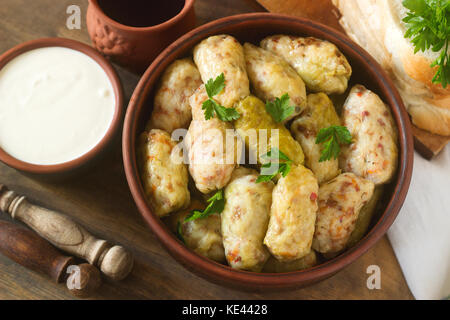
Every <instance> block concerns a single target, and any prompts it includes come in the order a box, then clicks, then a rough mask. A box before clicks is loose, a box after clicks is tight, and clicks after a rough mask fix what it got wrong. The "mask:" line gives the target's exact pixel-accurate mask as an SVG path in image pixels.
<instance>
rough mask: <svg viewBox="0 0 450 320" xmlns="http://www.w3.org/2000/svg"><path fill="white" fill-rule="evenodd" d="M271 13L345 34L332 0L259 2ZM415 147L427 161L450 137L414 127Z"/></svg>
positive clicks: (273, 0)
mask: <svg viewBox="0 0 450 320" xmlns="http://www.w3.org/2000/svg"><path fill="white" fill-rule="evenodd" d="M257 1H258V2H259V3H260V4H261V5H262V6H263V7H264V8H266V9H267V10H268V11H270V12H275V13H282V14H289V15H292V16H297V17H303V18H309V19H311V20H315V21H318V22H320V23H323V24H326V25H328V26H330V27H332V28H334V29H336V30H339V31H340V32H343V33H345V31H344V30H343V29H342V27H341V25H340V24H339V19H340V17H341V14H340V13H339V10H338V9H337V8H336V7H335V6H334V5H333V4H332V3H331V0H312V1H311V0H257ZM413 134H414V146H415V148H416V150H417V151H418V152H419V153H420V154H421V155H422V156H423V157H424V158H426V159H429V160H430V159H432V158H433V157H434V156H436V155H437V154H438V153H439V152H440V151H441V150H442V149H443V148H444V147H445V146H446V145H447V143H448V142H449V141H450V136H449V137H444V136H440V135H436V134H432V133H430V132H427V131H425V130H422V129H419V128H417V127H416V126H414V125H413Z"/></svg>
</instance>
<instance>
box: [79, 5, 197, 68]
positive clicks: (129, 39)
mask: <svg viewBox="0 0 450 320" xmlns="http://www.w3.org/2000/svg"><path fill="white" fill-rule="evenodd" d="M171 1H174V0H165V2H167V3H166V4H165V5H163V4H161V3H159V4H158V6H157V7H155V6H154V5H153V6H152V8H151V10H150V11H148V12H145V14H146V15H147V16H149V17H153V19H154V20H155V21H156V20H157V19H159V17H160V16H161V15H164V13H163V12H158V10H162V8H166V7H167V6H168V5H170V4H171ZM103 2H104V4H103V7H102V0H89V6H88V10H87V27H88V32H89V36H90V37H91V40H92V43H93V45H94V47H95V48H96V49H97V50H98V51H100V52H102V53H103V54H104V55H106V56H109V57H111V58H112V59H113V60H114V61H115V62H117V63H119V64H120V65H122V66H125V67H127V68H128V69H130V70H132V71H134V72H137V73H142V72H144V71H145V70H146V69H147V67H148V66H149V65H150V63H151V62H152V61H153V59H155V58H156V56H157V55H158V54H159V53H160V52H161V51H162V50H163V49H165V48H166V47H167V46H168V45H169V44H170V43H172V42H173V41H174V40H175V39H177V38H178V37H179V36H181V35H182V34H184V33H186V32H187V31H189V30H192V29H193V28H194V27H195V23H196V20H195V11H194V0H176V3H177V4H179V3H182V2H184V5H183V6H182V9H181V10H180V11H179V12H178V13H174V15H173V16H171V17H170V18H168V20H166V21H163V22H161V23H159V24H156V25H151V26H132V25H131V24H132V23H133V22H134V21H133V16H132V12H133V10H132V9H133V8H131V6H133V5H134V1H129V2H126V4H127V6H129V8H128V9H127V10H122V9H121V8H118V7H115V6H118V5H119V4H120V3H124V2H123V1H111V0H109V1H108V0H103ZM140 2H142V1H140ZM151 3H152V1H148V5H151ZM106 4H107V8H106V10H105V5H106ZM141 5H142V4H141ZM167 8H170V6H169V7H167ZM167 8H166V9H167ZM118 11H119V12H118ZM142 11H145V10H142ZM120 12H123V13H122V14H121V13H120ZM113 13H114V16H115V15H121V16H123V17H124V18H123V19H125V20H127V21H131V22H130V23H129V24H130V25H125V24H122V23H120V22H118V21H116V20H114V19H113V18H112V17H110V16H109V15H111V16H112V15H113ZM137 14H139V16H140V18H141V19H142V12H139V13H137ZM130 15H131V16H130ZM136 20H138V18H137V17H136ZM151 20H152V19H149V21H150V23H151Z"/></svg>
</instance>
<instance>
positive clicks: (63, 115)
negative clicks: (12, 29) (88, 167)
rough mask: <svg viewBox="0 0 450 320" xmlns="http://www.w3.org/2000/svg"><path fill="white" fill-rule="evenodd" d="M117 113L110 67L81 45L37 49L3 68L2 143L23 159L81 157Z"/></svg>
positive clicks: (61, 160) (49, 162) (0, 90)
mask: <svg viewBox="0 0 450 320" xmlns="http://www.w3.org/2000/svg"><path fill="white" fill-rule="evenodd" d="M114 113H115V94H114V90H113V87H112V84H111V81H110V80H109V78H108V76H107V74H106V72H105V71H104V70H103V69H102V68H101V67H100V65H99V64H98V63H97V62H96V61H95V60H93V59H92V58H91V57H89V56H88V55H86V54H84V53H81V52H79V51H76V50H72V49H69V48H64V47H47V48H40V49H34V50H31V51H28V52H26V53H23V54H21V55H19V56H17V57H16V58H14V59H13V60H11V61H10V62H9V63H7V64H6V65H5V66H4V67H3V68H2V69H0V148H2V149H3V150H4V151H5V152H6V153H8V154H10V155H11V156H12V157H14V158H16V159H19V160H21V161H24V162H28V163H31V164H37V165H55V164H60V163H64V162H68V161H71V160H74V159H76V158H79V157H80V156H82V155H84V154H86V153H87V152H89V151H90V150H91V149H93V148H94V147H95V146H96V145H97V144H98V143H99V142H100V140H101V139H102V138H103V137H104V136H105V134H106V132H107V130H108V129H109V127H110V125H111V122H112V119H113V116H114Z"/></svg>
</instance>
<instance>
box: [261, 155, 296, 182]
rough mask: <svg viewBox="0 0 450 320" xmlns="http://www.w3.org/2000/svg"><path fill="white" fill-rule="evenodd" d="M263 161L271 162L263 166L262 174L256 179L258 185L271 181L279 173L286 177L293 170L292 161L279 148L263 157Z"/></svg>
mask: <svg viewBox="0 0 450 320" xmlns="http://www.w3.org/2000/svg"><path fill="white" fill-rule="evenodd" d="M261 159H263V160H268V161H269V162H267V163H264V164H263V165H262V166H261V174H260V175H259V177H258V179H256V183H260V182H266V181H270V180H272V179H273V178H274V177H275V176H277V175H278V174H279V173H281V175H282V176H283V177H286V176H287V174H288V173H289V171H290V170H291V165H292V160H291V159H289V158H288V156H287V155H285V154H284V153H283V152H281V150H279V149H278V148H272V149H271V150H270V151H269V152H268V153H266V154H265V155H262V156H261Z"/></svg>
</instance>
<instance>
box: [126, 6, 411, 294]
mask: <svg viewBox="0 0 450 320" xmlns="http://www.w3.org/2000/svg"><path fill="white" fill-rule="evenodd" d="M267 19H269V20H274V21H277V22H279V23H289V24H296V26H295V27H293V28H297V29H299V28H303V29H304V30H305V29H308V28H310V29H316V31H318V32H319V33H321V34H323V35H324V39H328V40H329V41H331V42H333V43H335V44H338V46H339V47H341V48H342V47H346V49H347V50H346V51H353V52H354V53H355V55H357V56H358V59H359V60H361V61H362V62H363V64H365V65H367V66H369V73H370V74H372V75H374V76H375V79H374V82H375V83H376V84H377V85H378V86H379V87H380V88H382V89H383V91H384V92H385V93H386V99H385V100H387V101H386V102H388V104H389V106H390V107H391V109H392V110H394V109H396V110H397V111H398V112H393V113H394V117H395V120H396V122H397V127H398V133H399V161H398V163H399V166H398V168H397V176H396V180H397V181H396V182H395V188H393V191H392V195H391V197H390V199H389V201H388V203H387V205H386V209H385V210H384V212H383V214H382V215H381V216H380V218H379V220H378V221H377V223H376V224H375V225H374V226H373V227H372V228H371V230H369V232H368V233H367V234H366V235H365V236H364V237H363V238H362V239H361V240H360V241H359V242H358V243H357V244H356V245H355V246H353V247H352V248H350V249H348V250H346V251H345V252H343V253H342V254H340V255H338V256H337V257H335V258H333V259H330V260H328V261H325V262H323V263H321V264H319V265H317V266H315V267H312V268H308V269H305V270H299V271H293V272H285V273H256V272H249V271H242V270H236V269H232V268H230V267H229V266H226V265H223V264H220V263H217V262H215V261H213V260H210V259H207V258H205V257H203V256H200V255H198V254H197V253H195V252H194V251H191V250H190V249H189V248H187V247H185V246H184V245H183V244H182V243H181V242H180V241H179V240H178V239H177V238H176V237H175V235H173V234H172V233H171V232H170V231H169V230H168V228H167V227H166V226H165V225H164V223H163V222H162V221H161V219H160V218H159V217H157V216H156V215H155V214H153V213H152V211H151V208H150V205H149V204H148V203H147V200H146V199H145V194H144V192H143V190H142V188H141V183H140V178H139V173H138V169H137V166H136V156H135V145H134V141H133V135H134V133H133V132H134V131H136V130H137V127H136V126H137V120H136V111H137V109H138V106H139V105H140V104H144V103H145V99H143V98H144V97H143V95H144V93H145V92H146V91H147V88H146V87H147V81H148V80H149V79H150V78H151V76H152V75H153V73H154V71H155V70H156V69H157V68H158V66H159V65H160V64H162V63H163V62H164V60H165V59H166V58H167V57H168V56H171V55H175V56H176V52H177V51H179V50H180V49H181V50H184V51H185V49H186V48H188V47H189V45H187V44H191V45H190V46H192V43H194V44H195V43H197V42H198V41H200V40H201V39H203V38H205V37H207V36H209V35H210V34H217V32H219V31H218V30H220V28H223V27H226V26H235V25H237V24H239V23H241V22H244V23H245V22H247V21H255V20H267ZM265 23H267V21H265ZM304 33H308V32H307V30H305V31H304ZM178 58H180V57H175V58H174V59H178ZM161 72H163V70H162V71H161ZM145 98H148V97H145ZM135 136H137V133H136V135H135ZM122 139H123V140H122V149H123V150H122V151H123V159H124V167H125V174H126V178H127V181H128V185H129V188H130V191H131V193H132V196H133V198H134V201H135V203H136V205H137V207H138V209H139V212H140V213H141V215H142V216H143V218H144V220H145V221H146V223H147V224H148V225H149V227H150V229H151V230H152V231H153V232H154V233H155V234H156V236H157V238H158V239H159V241H160V242H161V243H162V244H163V245H164V246H165V247H166V248H167V249H168V252H169V254H171V255H172V256H173V257H174V258H175V259H176V260H177V261H178V262H180V263H181V264H182V265H184V266H185V267H186V268H187V269H188V270H190V271H192V272H194V273H197V274H201V275H203V276H206V277H207V279H209V280H210V281H214V282H216V283H221V282H224V283H225V284H227V283H233V284H234V285H236V286H240V287H248V288H266V289H268V288H273V289H276V288H280V289H281V288H295V287H300V286H303V285H307V284H310V283H313V282H316V281H319V280H321V279H325V278H327V277H329V276H332V275H333V274H335V273H336V272H338V271H339V270H341V269H342V268H344V267H345V266H347V265H348V264H350V263H352V262H353V261H355V260H356V259H357V258H359V257H360V256H361V255H363V254H364V253H365V252H366V251H367V250H369V249H370V248H371V247H372V246H373V245H374V244H375V243H376V242H377V241H378V240H379V239H380V238H381V237H382V236H383V235H384V234H385V233H386V231H387V230H388V228H389V227H390V226H391V225H392V223H393V222H394V220H395V218H396V217H397V215H398V213H399V211H400V209H401V207H402V205H403V202H404V200H405V198H406V194H407V192H408V188H409V185H410V182H411V176H412V167H413V151H414V147H413V138H412V129H411V124H410V121H409V116H408V113H407V112H406V109H405V107H404V105H403V102H402V100H401V97H400V95H399V93H398V91H397V89H396V88H395V86H394V84H393V82H392V81H391V79H390V78H389V77H388V75H387V74H386V72H385V71H384V70H383V69H382V68H381V66H380V65H379V64H378V63H377V62H376V61H375V59H374V58H372V57H371V56H370V54H369V53H367V52H366V51H365V50H364V49H363V48H361V47H360V46H359V45H357V44H356V43H355V42H353V41H352V40H351V39H350V38H348V37H347V36H346V35H344V34H342V33H339V32H338V31H335V30H333V29H331V28H330V27H328V26H325V25H323V24H320V23H317V22H313V21H311V20H308V19H304V18H297V17H292V16H288V15H282V14H273V13H247V14H239V15H235V16H230V17H225V18H221V19H218V20H214V21H212V22H209V23H207V24H205V25H202V26H200V27H197V28H196V29H194V30H192V31H190V32H188V33H187V34H185V35H184V36H182V37H180V38H179V39H178V40H176V41H175V42H174V43H172V44H171V45H170V46H169V47H167V48H166V49H165V50H164V51H163V52H162V53H161V54H160V55H159V56H158V57H157V58H156V59H155V60H154V61H153V63H152V64H151V65H150V66H149V68H148V69H147V70H146V72H145V73H144V75H143V76H142V78H141V80H140V81H139V83H138V85H137V87H136V89H135V91H134V93H133V96H132V98H131V100H130V104H129V106H128V109H127V113H126V116H125V123H124V129H123V138H122ZM225 279H226V280H227V281H224V280H225Z"/></svg>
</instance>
